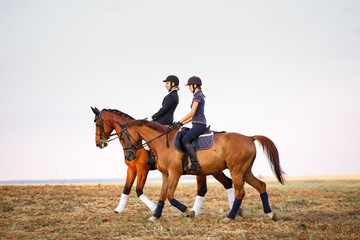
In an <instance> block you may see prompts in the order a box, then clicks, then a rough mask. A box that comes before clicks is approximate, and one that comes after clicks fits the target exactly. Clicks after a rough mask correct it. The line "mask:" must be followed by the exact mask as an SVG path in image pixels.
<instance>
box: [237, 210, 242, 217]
mask: <svg viewBox="0 0 360 240" xmlns="http://www.w3.org/2000/svg"><path fill="white" fill-rule="evenodd" d="M237 215H239V216H240V217H243V216H244V215H243V210H242V208H239V211H238V212H237Z"/></svg>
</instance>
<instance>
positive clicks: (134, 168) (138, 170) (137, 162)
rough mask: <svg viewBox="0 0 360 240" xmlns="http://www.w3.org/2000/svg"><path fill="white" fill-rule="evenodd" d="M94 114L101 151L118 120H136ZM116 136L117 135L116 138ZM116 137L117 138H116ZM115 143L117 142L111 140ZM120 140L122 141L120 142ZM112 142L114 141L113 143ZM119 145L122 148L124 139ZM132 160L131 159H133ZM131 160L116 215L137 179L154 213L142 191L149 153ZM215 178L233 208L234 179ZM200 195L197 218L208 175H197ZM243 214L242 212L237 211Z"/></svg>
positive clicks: (117, 113)
mask: <svg viewBox="0 0 360 240" xmlns="http://www.w3.org/2000/svg"><path fill="white" fill-rule="evenodd" d="M91 109H92V111H93V113H94V114H95V123H96V137H95V142H96V146H97V147H99V148H104V147H106V146H107V144H108V141H109V140H108V139H109V138H110V137H111V136H112V135H111V132H112V131H113V130H114V129H115V131H116V133H119V132H120V130H121V129H120V127H119V125H118V124H116V121H118V122H120V123H122V124H124V123H126V122H129V121H133V120H135V119H134V118H133V117H131V116H129V115H128V114H126V113H123V112H121V111H118V110H111V109H110V110H107V109H103V110H102V111H101V112H100V111H99V110H98V109H97V108H91ZM116 133H115V134H113V135H114V136H115V135H116ZM115 138H117V137H115ZM112 140H114V139H112ZM119 140H120V139H119ZM110 141H111V140H110ZM120 143H121V144H122V145H123V142H122V140H120ZM130 157H131V156H130ZM128 158H129V156H128V157H126V158H125V164H126V165H127V166H128V168H127V175H126V181H125V186H124V190H123V193H122V195H121V199H120V202H119V205H118V207H117V208H116V209H115V212H116V213H119V212H122V211H124V209H125V206H126V202H127V198H128V195H129V193H130V191H131V187H132V185H133V183H134V181H135V177H136V178H137V182H136V194H137V196H138V197H139V198H140V200H142V201H143V202H144V203H145V204H146V206H147V207H148V208H149V209H150V210H151V211H154V210H155V208H156V204H155V203H154V202H152V201H151V200H149V199H148V198H147V197H146V196H145V195H144V194H143V188H144V185H145V182H146V178H147V175H148V173H149V171H150V168H151V167H150V165H149V164H147V163H146V162H145V160H146V159H147V158H148V151H147V150H145V149H143V148H142V149H139V150H138V151H137V152H136V157H135V158H134V157H132V158H134V159H133V160H131V161H129V160H126V159H128ZM212 175H213V176H214V178H215V179H217V180H218V181H219V182H220V183H221V184H222V185H223V186H224V188H225V189H226V192H227V195H228V201H229V207H230V208H231V206H232V203H233V202H234V193H233V188H232V180H231V179H230V178H228V177H227V176H226V175H225V174H224V173H223V172H221V171H220V172H217V173H214V174H212ZM196 179H197V186H198V187H197V196H196V198H195V203H194V207H193V210H194V212H195V215H196V216H197V215H198V214H199V211H200V207H201V204H202V201H203V199H204V196H205V194H206V192H207V186H206V176H198V177H197V178H196ZM238 214H239V215H241V211H239V212H238Z"/></svg>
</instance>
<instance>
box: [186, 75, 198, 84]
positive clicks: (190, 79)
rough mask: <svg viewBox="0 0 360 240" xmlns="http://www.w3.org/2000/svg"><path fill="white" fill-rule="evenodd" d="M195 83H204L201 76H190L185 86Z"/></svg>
mask: <svg viewBox="0 0 360 240" xmlns="http://www.w3.org/2000/svg"><path fill="white" fill-rule="evenodd" d="M193 84H196V86H201V85H202V82H201V79H200V78H199V77H196V76H193V77H191V78H189V80H188V83H187V84H186V85H185V86H189V85H193Z"/></svg>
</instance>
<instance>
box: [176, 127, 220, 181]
mask: <svg viewBox="0 0 360 240" xmlns="http://www.w3.org/2000/svg"><path fill="white" fill-rule="evenodd" d="M189 130H190V128H186V127H182V128H181V129H180V130H179V131H178V132H177V133H176V136H175V138H174V148H175V149H176V150H178V151H180V152H183V153H185V154H184V155H183V159H182V165H183V173H182V174H183V175H185V174H187V173H188V172H187V171H186V170H185V168H186V166H187V165H188V163H189V156H188V154H187V153H186V151H185V149H184V147H183V145H182V138H183V137H184V136H185V134H186V133H187V132H188V131H189ZM213 141H214V133H213V132H212V131H210V126H209V127H207V128H206V129H205V131H204V132H203V133H202V134H201V135H200V136H199V137H198V138H196V139H194V141H192V143H191V144H192V145H193V146H194V149H195V151H200V150H206V149H209V148H211V146H212V144H213Z"/></svg>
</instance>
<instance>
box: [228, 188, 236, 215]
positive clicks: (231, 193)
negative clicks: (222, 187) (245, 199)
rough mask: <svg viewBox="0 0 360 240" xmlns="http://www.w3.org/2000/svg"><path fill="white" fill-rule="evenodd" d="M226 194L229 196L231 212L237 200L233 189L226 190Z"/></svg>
mask: <svg viewBox="0 0 360 240" xmlns="http://www.w3.org/2000/svg"><path fill="white" fill-rule="evenodd" d="M226 193H227V196H228V200H229V207H230V210H231V208H232V207H233V205H234V200H235V196H234V189H233V188H229V189H226Z"/></svg>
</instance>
